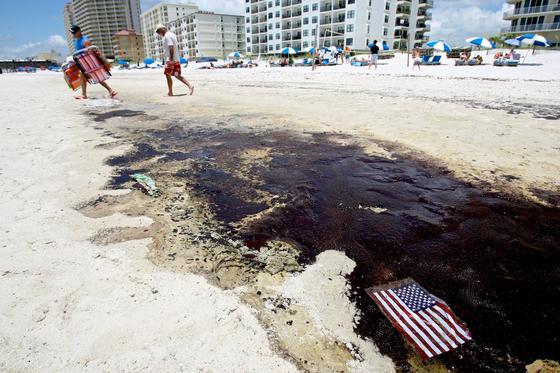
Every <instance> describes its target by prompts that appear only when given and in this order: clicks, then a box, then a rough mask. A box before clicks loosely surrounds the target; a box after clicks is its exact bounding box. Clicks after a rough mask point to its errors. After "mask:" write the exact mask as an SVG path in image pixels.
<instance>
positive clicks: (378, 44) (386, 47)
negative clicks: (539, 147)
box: [377, 42, 391, 51]
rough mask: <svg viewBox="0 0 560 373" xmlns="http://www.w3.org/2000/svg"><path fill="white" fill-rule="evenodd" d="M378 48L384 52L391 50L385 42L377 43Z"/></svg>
mask: <svg viewBox="0 0 560 373" xmlns="http://www.w3.org/2000/svg"><path fill="white" fill-rule="evenodd" d="M377 47H378V48H379V50H382V51H388V50H389V49H391V48H390V47H389V45H388V44H387V43H385V42H383V43H379V42H377Z"/></svg>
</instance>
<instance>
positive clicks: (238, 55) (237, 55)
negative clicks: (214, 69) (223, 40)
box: [227, 52, 243, 60]
mask: <svg viewBox="0 0 560 373" xmlns="http://www.w3.org/2000/svg"><path fill="white" fill-rule="evenodd" d="M227 58H228V60H236V59H238V58H243V55H242V54H241V53H239V52H232V53H230V54H228V55H227Z"/></svg>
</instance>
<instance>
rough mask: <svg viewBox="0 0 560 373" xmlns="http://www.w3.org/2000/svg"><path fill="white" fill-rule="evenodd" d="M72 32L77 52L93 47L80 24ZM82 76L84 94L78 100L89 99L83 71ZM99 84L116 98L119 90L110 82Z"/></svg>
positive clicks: (71, 29) (86, 81)
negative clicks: (112, 86) (110, 84)
mask: <svg viewBox="0 0 560 373" xmlns="http://www.w3.org/2000/svg"><path fill="white" fill-rule="evenodd" d="M70 32H71V33H72V37H74V51H75V52H77V51H81V50H82V49H86V48H88V47H91V42H90V41H89V38H88V37H87V36H85V35H84V34H82V29H81V28H80V26H77V25H73V26H72V27H71V28H70ZM80 77H81V79H82V95H81V96H76V100H87V98H88V96H87V85H88V80H87V77H86V76H85V75H84V74H82V73H80ZM99 84H101V85H102V86H103V88H105V89H106V90H107V92H109V97H111V98H115V97H116V96H117V95H118V92H117V91H115V90H114V89H113V88H111V87H110V86H109V84H107V82H100V83H99Z"/></svg>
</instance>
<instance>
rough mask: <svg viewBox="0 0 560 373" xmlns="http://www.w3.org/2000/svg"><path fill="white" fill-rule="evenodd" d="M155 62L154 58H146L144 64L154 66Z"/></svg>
mask: <svg viewBox="0 0 560 373" xmlns="http://www.w3.org/2000/svg"><path fill="white" fill-rule="evenodd" d="M154 62H155V61H154V59H153V58H146V59H145V60H144V63H145V64H146V65H151V64H153V63H154Z"/></svg>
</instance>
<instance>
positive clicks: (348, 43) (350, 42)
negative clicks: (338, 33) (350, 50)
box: [346, 38, 354, 47]
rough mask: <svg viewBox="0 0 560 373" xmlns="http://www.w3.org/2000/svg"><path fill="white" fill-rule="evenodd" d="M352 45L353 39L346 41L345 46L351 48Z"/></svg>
mask: <svg viewBox="0 0 560 373" xmlns="http://www.w3.org/2000/svg"><path fill="white" fill-rule="evenodd" d="M352 44H354V39H353V38H347V39H346V45H347V46H349V47H351V46H352Z"/></svg>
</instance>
